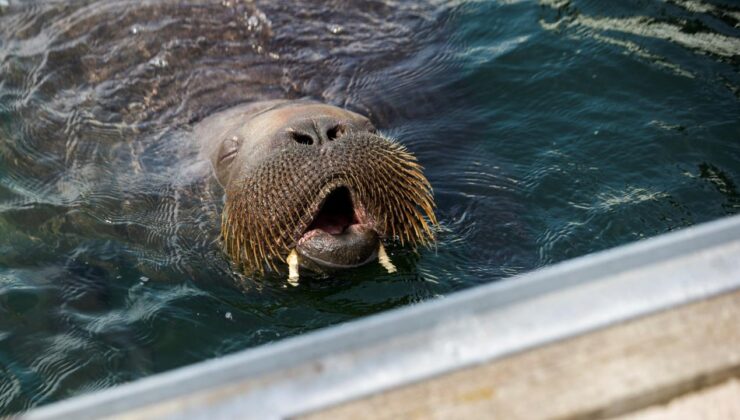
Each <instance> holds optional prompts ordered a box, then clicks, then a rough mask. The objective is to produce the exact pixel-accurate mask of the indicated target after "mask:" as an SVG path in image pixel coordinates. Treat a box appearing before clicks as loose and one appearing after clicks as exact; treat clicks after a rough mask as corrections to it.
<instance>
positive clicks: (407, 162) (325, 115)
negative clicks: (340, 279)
mask: <svg viewBox="0 0 740 420" xmlns="http://www.w3.org/2000/svg"><path fill="white" fill-rule="evenodd" d="M194 135H195V138H196V139H197V140H198V141H199V142H200V145H201V153H202V156H203V157H204V158H205V159H207V160H208V161H210V162H211V165H212V167H213V173H214V174H215V176H216V178H217V180H218V182H219V183H220V184H221V185H222V186H223V188H224V190H225V192H226V195H225V205H224V210H223V213H222V217H221V220H222V224H221V236H222V240H223V244H224V249H225V251H226V253H227V254H228V255H229V256H230V257H231V259H232V260H233V261H234V263H236V264H237V265H238V266H240V267H241V268H242V269H243V270H244V271H245V272H249V273H254V272H260V273H263V272H264V271H265V269H266V268H269V269H273V270H277V265H278V264H279V263H288V265H289V271H290V274H289V279H290V280H291V281H296V280H297V279H298V267H299V266H301V267H306V268H309V269H312V270H314V271H323V270H327V269H329V270H333V269H344V268H352V267H357V266H360V265H363V264H367V263H368V262H370V261H374V260H375V259H379V260H380V262H381V264H383V265H384V266H385V267H386V269H388V270H389V271H391V272H392V271H394V270H395V268H394V267H393V265H392V263H391V262H390V260H389V259H388V257H387V254H386V252H385V248H384V246H383V241H398V242H400V244H402V245H410V246H412V247H415V246H418V245H428V244H430V243H432V242H433V241H434V237H435V234H434V229H433V228H434V226H435V225H436V224H437V220H436V218H435V215H434V200H433V194H432V187H431V185H430V184H429V181H428V180H427V179H426V177H425V176H424V174H423V172H422V167H421V166H420V165H419V163H418V162H417V160H416V158H415V157H414V156H413V155H412V154H411V153H410V152H409V151H408V150H407V149H406V148H405V147H404V146H402V145H401V144H399V143H398V142H396V141H394V140H391V139H389V138H387V137H385V136H383V135H382V134H380V133H379V132H378V130H377V129H376V128H375V126H374V125H373V124H372V123H371V122H370V120H369V119H368V118H366V117H364V116H362V115H360V114H357V113H355V112H352V111H348V110H345V109H342V108H339V107H336V106H333V105H327V104H323V103H320V102H316V101H312V100H271V101H263V102H256V103H250V104H244V105H238V106H235V107H233V108H230V109H227V110H224V111H221V112H218V113H216V114H214V115H211V116H209V117H207V118H205V119H204V120H203V121H201V122H200V123H198V124H197V125H196V126H195V127H194Z"/></svg>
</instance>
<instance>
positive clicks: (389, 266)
mask: <svg viewBox="0 0 740 420" xmlns="http://www.w3.org/2000/svg"><path fill="white" fill-rule="evenodd" d="M378 262H379V263H380V265H382V266H383V268H385V269H386V270H387V271H388V272H389V273H395V272H396V266H395V265H393V263H392V262H391V259H390V258H389V257H388V254H387V253H386V252H385V247H384V246H383V243H382V242H381V243H380V246H379V247H378Z"/></svg>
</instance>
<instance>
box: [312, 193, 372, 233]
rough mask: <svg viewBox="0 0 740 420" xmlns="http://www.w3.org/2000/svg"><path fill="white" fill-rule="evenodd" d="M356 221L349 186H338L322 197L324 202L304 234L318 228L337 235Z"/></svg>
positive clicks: (358, 221)
mask: <svg viewBox="0 0 740 420" xmlns="http://www.w3.org/2000/svg"><path fill="white" fill-rule="evenodd" d="M358 223H360V220H359V217H358V214H357V212H356V211H355V206H354V205H353V204H352V195H351V194H350V192H349V188H347V187H339V188H337V189H335V190H334V191H332V192H331V193H329V195H328V196H327V197H326V199H324V204H323V205H322V206H321V209H320V210H319V212H318V213H317V214H316V216H314V219H313V221H312V222H311V224H310V225H309V226H308V228H307V229H306V234H308V233H310V232H311V231H313V230H315V229H320V230H323V231H324V232H326V233H329V234H332V235H339V234H342V233H344V232H345V231H346V230H347V228H348V227H350V226H351V225H354V224H358ZM304 237H305V235H304Z"/></svg>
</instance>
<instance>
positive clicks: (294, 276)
mask: <svg viewBox="0 0 740 420" xmlns="http://www.w3.org/2000/svg"><path fill="white" fill-rule="evenodd" d="M286 262H287V263H288V283H290V285H291V286H298V277H299V275H298V252H296V250H295V249H293V250H292V251H290V254H288V259H287V260H286Z"/></svg>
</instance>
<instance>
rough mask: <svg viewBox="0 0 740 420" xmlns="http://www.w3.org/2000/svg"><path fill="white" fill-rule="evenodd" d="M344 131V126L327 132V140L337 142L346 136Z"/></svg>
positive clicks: (335, 127) (336, 126)
mask: <svg viewBox="0 0 740 420" xmlns="http://www.w3.org/2000/svg"><path fill="white" fill-rule="evenodd" d="M344 131H345V130H344V126H342V125H335V126H334V127H332V128H330V129H328V130H327V131H326V138H328V139H329V140H336V139H338V138H339V137H341V136H342V135H343V134H344Z"/></svg>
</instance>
